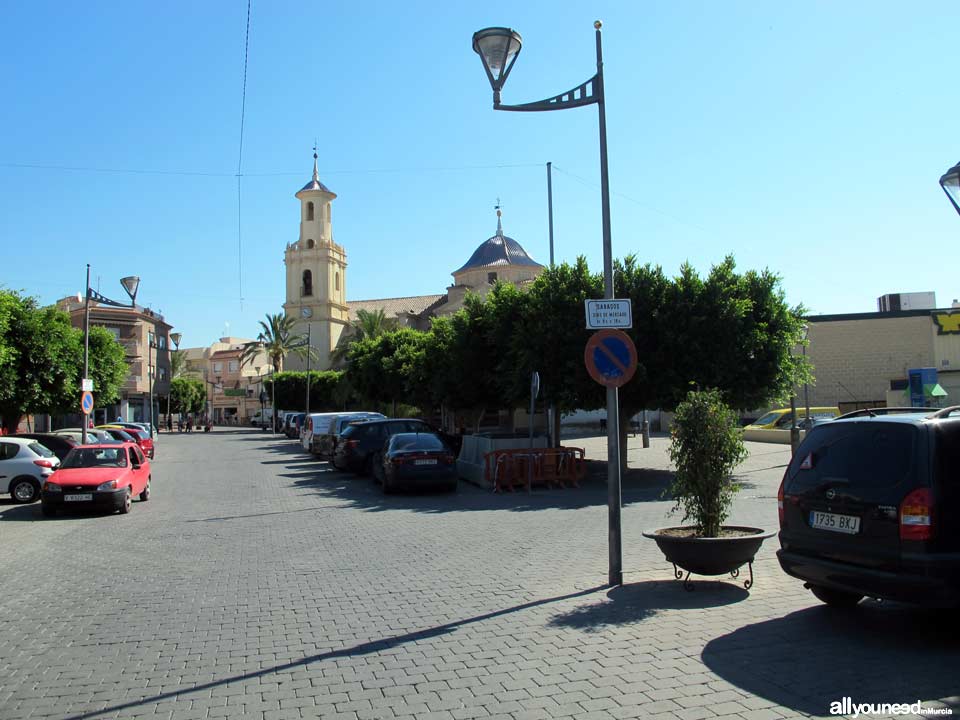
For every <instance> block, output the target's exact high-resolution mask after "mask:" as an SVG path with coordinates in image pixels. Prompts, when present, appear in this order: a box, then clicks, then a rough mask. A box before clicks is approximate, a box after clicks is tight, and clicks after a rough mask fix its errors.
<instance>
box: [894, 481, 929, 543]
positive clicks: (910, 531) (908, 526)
mask: <svg viewBox="0 0 960 720" xmlns="http://www.w3.org/2000/svg"><path fill="white" fill-rule="evenodd" d="M932 516H933V493H931V492H930V488H917V489H916V490H914V491H913V492H911V493H909V494H908V495H907V496H906V497H905V498H904V499H903V501H902V502H901V503H900V539H901V540H929V539H930V538H931V537H933V521H932Z"/></svg>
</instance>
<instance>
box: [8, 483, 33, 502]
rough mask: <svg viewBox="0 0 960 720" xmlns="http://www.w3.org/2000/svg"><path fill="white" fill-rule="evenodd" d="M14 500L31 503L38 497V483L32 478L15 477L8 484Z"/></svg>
mask: <svg viewBox="0 0 960 720" xmlns="http://www.w3.org/2000/svg"><path fill="white" fill-rule="evenodd" d="M10 495H11V496H12V497H13V500H14V502H18V503H32V502H34V501H35V500H36V499H37V498H38V497H40V485H39V484H37V481H36V480H34V479H33V478H17V479H16V480H14V481H13V483H11V485H10Z"/></svg>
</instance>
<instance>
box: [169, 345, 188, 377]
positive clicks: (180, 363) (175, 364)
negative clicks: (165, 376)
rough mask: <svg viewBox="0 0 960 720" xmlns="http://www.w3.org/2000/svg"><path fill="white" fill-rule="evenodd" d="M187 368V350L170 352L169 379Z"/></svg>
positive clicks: (178, 375) (179, 374) (177, 375)
mask: <svg viewBox="0 0 960 720" xmlns="http://www.w3.org/2000/svg"><path fill="white" fill-rule="evenodd" d="M186 368H187V351H186V350H174V351H173V352H171V353H170V379H171V380H174V379H176V378H178V377H180V376H181V375H182V374H183V372H184V370H186Z"/></svg>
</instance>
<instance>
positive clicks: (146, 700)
mask: <svg viewBox="0 0 960 720" xmlns="http://www.w3.org/2000/svg"><path fill="white" fill-rule="evenodd" d="M604 587H605V586H597V587H591V588H587V589H586V590H577V591H575V592H571V593H568V594H566V595H560V596H556V597H550V598H543V599H540V600H531V601H530V602H526V603H521V604H520V605H514V606H512V607H508V608H504V609H502V610H495V611H493V612H489V613H484V614H483V615H476V616H474V617H470V618H465V619H463V620H454V621H452V622H449V623H445V624H443V625H437V626H435V627H432V628H425V629H423V630H415V631H413V632H409V633H404V634H402V635H394V636H392V637H386V638H379V639H376V640H369V641H367V642H362V643H359V644H357V645H353V646H350V647H345V648H342V649H340V650H331V651H328V652H323V653H318V654H316V655H310V656H307V657H302V658H299V659H297V660H291V661H290V662H287V663H283V664H280V665H273V666H270V667H265V668H263V669H261V670H257V671H254V672H246V673H242V674H238V675H233V676H230V677H225V678H221V679H219V680H213V681H211V682H207V683H203V684H199V685H194V686H193V687H191V688H177V689H176V690H171V691H170V692H165V693H159V694H157V695H153V696H149V697H143V698H140V699H139V700H131V701H129V702H125V703H118V704H115V705H111V706H109V707H105V708H101V709H99V710H92V711H90V712H85V713H81V714H78V715H71V716H70V717H68V718H65V720H87V718H95V717H98V716H100V715H110V714H117V713H124V711H129V710H131V709H133V708H137V707H141V706H146V705H151V704H153V703H159V702H162V701H164V700H174V699H180V698H187V697H189V696H191V695H194V694H195V693H200V696H201V697H202V696H203V695H208V694H209V691H210V690H212V689H213V688H217V687H223V686H225V685H230V684H232V683H235V682H241V681H244V680H250V679H253V678H262V677H266V676H270V675H273V674H275V673H281V672H286V671H288V670H292V669H294V668H298V667H304V666H307V665H310V664H313V663H322V662H326V661H328V660H337V659H340V658H351V657H356V656H359V655H368V654H371V653H378V652H383V651H384V650H390V649H392V648H395V647H399V646H401V645H405V644H407V643H417V642H423V641H424V640H429V639H430V638H435V637H439V636H441V635H446V634H448V633H451V632H454V631H456V630H459V629H460V628H463V627H467V626H470V625H475V624H477V623H482V622H484V621H486V620H492V619H495V618H499V617H502V616H504V615H510V614H513V613H517V612H522V611H524V610H529V609H531V608H536V607H539V606H541V605H549V604H551V603H556V602H563V601H565V600H572V599H574V598H579V597H584V596H586V595H591V594H593V593H595V592H598V591H600V590H602V589H603V588H604ZM131 714H132V713H131Z"/></svg>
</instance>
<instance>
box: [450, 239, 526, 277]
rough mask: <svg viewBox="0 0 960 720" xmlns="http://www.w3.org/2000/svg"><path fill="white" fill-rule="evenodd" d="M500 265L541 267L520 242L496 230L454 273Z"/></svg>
mask: <svg viewBox="0 0 960 720" xmlns="http://www.w3.org/2000/svg"><path fill="white" fill-rule="evenodd" d="M502 265H527V266H529V267H543V266H542V265H541V264H540V263H538V262H537V261H535V260H534V259H533V258H531V257H530V256H529V255H527V251H526V250H524V249H523V248H522V247H521V246H520V243H518V242H517V241H516V240H514V239H513V238H510V237H507V236H506V235H504V234H502V233H500V232H498V233H497V234H496V235H494V236H493V237H492V238H489V239H488V240H486V241H484V242H483V243H482V244H481V245H480V247H478V248H477V249H476V250H474V251H473V255H471V256H470V259H469V260H467V263H466V265H464V266H463V267H462V268H460V269H459V270H454V271H453V274H454V275H459V274H460V273H462V272H464V271H466V270H473V269H475V268H481V267H498V266H502Z"/></svg>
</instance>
